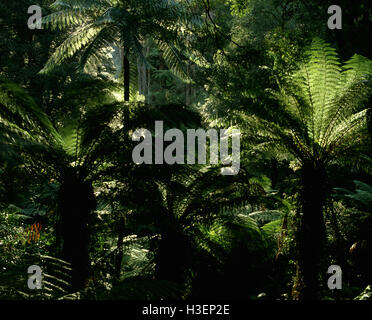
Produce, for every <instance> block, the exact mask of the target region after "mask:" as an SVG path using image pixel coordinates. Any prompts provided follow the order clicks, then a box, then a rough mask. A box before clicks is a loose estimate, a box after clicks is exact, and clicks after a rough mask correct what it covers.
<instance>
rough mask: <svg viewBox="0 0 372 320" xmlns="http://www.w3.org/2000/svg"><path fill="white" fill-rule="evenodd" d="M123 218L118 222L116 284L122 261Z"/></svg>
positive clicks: (118, 279)
mask: <svg viewBox="0 0 372 320" xmlns="http://www.w3.org/2000/svg"><path fill="white" fill-rule="evenodd" d="M124 231H125V228H124V218H123V217H121V218H120V219H119V222H118V243H117V248H118V253H117V255H116V261H115V272H116V275H115V282H116V283H118V282H119V281H120V274H121V262H122V260H123V240H124Z"/></svg>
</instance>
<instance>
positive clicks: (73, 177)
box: [58, 170, 96, 291]
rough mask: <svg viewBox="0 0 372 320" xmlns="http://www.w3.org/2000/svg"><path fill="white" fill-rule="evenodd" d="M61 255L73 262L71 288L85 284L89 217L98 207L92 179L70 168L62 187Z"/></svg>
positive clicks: (59, 199)
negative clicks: (85, 177) (87, 179)
mask: <svg viewBox="0 0 372 320" xmlns="http://www.w3.org/2000/svg"><path fill="white" fill-rule="evenodd" d="M58 202H59V210H60V215H61V223H60V228H61V231H60V234H61V238H62V241H63V244H62V258H63V259H64V260H65V261H67V262H69V263H71V268H72V272H71V276H72V279H71V286H72V288H71V289H72V291H76V290H79V289H81V288H83V287H84V286H85V285H86V282H87V280H88V277H89V273H90V270H89V269H90V260H89V229H88V218H89V214H90V212H91V211H92V210H94V209H95V208H96V200H95V196H94V192H93V187H92V184H91V182H88V181H85V180H84V177H82V176H79V174H77V173H76V171H75V170H68V171H67V172H66V173H65V174H64V176H63V181H62V183H61V187H60V190H59V197H58Z"/></svg>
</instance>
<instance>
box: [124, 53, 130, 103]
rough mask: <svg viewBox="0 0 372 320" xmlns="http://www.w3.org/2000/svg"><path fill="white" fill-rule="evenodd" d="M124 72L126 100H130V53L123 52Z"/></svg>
mask: <svg viewBox="0 0 372 320" xmlns="http://www.w3.org/2000/svg"><path fill="white" fill-rule="evenodd" d="M124 52H125V51H124ZM123 72H124V101H129V93H130V91H129V81H130V65H129V60H128V53H123Z"/></svg>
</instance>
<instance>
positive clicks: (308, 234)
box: [294, 163, 328, 300]
mask: <svg viewBox="0 0 372 320" xmlns="http://www.w3.org/2000/svg"><path fill="white" fill-rule="evenodd" d="M327 180H328V179H327V173H326V170H325V168H324V167H323V166H322V165H318V164H315V163H307V164H304V165H303V167H302V186H303V188H302V194H301V201H302V216H301V223H300V228H299V233H298V238H297V244H298V274H297V281H296V284H295V286H296V287H297V290H296V291H295V292H294V298H296V299H302V300H314V299H318V298H319V294H320V287H321V283H320V276H321V274H322V272H323V271H324V272H326V270H323V267H324V266H323V265H322V258H323V253H324V249H325V245H326V227H325V222H324V217H323V210H324V207H325V204H326V199H327V195H328V187H327Z"/></svg>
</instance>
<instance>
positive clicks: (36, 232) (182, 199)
mask: <svg viewBox="0 0 372 320" xmlns="http://www.w3.org/2000/svg"><path fill="white" fill-rule="evenodd" d="M33 4H34V3H33V1H32V0H17V1H8V0H6V1H2V2H1V3H0V27H1V28H0V55H1V56H0V57H1V58H0V299H1V300H39V299H43V300H44V299H45V300H49V299H52V300H54V299H88V300H101V299H102V300H115V299H124V300H159V299H164V300H167V299H176V300H188V299H243V300H260V299H267V300H292V299H294V300H312V299H322V300H353V299H355V300H371V299H372V294H371V292H372V291H371V285H372V261H371V259H370V256H371V254H372V151H371V150H372V149H371V146H372V140H371V139H372V106H371V89H372V86H371V84H372V82H371V75H372V60H371V59H372V57H371V54H372V50H371V47H370V46H371V44H370V43H371V42H370V41H368V39H369V38H370V33H371V31H372V28H371V14H372V12H371V8H370V7H368V4H369V3H368V1H366V0H361V1H359V2H358V3H357V4H351V3H350V2H349V1H346V0H340V1H338V3H337V4H338V5H339V6H340V7H341V8H342V14H343V16H342V17H343V20H342V25H343V27H342V29H341V30H331V29H328V27H327V20H328V18H329V14H328V13H327V9H328V7H329V5H330V4H328V3H324V1H320V0H319V1H318V0H316V1H311V2H309V1H305V0H287V1H279V0H57V1H52V0H40V1H39V5H40V6H41V7H42V13H43V18H42V29H40V30H38V29H33V30H31V29H29V28H28V26H27V21H28V19H29V16H30V15H29V14H28V13H27V9H28V8H29V7H30V6H31V5H33ZM155 121H163V124H164V131H166V130H167V129H172V128H177V129H179V130H180V132H181V133H184V135H185V136H186V134H187V132H188V131H187V130H188V129H204V130H209V129H218V130H220V129H227V130H228V132H232V131H231V130H233V129H239V130H240V133H241V135H240V169H239V172H238V173H237V174H236V175H223V174H221V168H223V167H224V166H226V163H225V162H224V161H223V159H220V161H219V163H218V164H209V163H207V164H200V163H197V164H189V163H187V162H185V163H176V164H172V165H169V164H166V163H165V164H155V163H154V164H136V163H134V161H133V159H132V152H133V149H134V148H135V146H136V145H138V143H139V142H138V141H137V142H136V141H133V140H132V134H133V132H135V131H136V129H139V128H146V129H148V130H150V131H151V132H152V136H155V132H154V124H155ZM155 139H157V138H156V137H155ZM207 141H208V143H207V144H208V145H209V144H212V141H209V140H207ZM170 146H171V143H170V142H165V143H164V147H168V148H169V147H170ZM184 149H185V153H187V152H189V151H190V145H189V144H188V143H186V141H185V146H184ZM207 149H209V148H207ZM221 149H222V143H221ZM161 152H163V150H161ZM212 157H213V154H212V153H211V152H210V153H209V154H208V157H207V158H208V159H211V158H212ZM31 265H38V266H40V267H41V270H42V274H43V278H42V289H41V290H37V289H36V290H31V289H29V287H28V285H27V284H28V278H29V276H30V275H29V274H28V273H27V268H28V267H29V266H31ZM331 265H339V266H340V267H341V269H342V289H341V290H339V289H335V290H330V289H329V288H328V286H327V280H328V278H329V277H330V274H327V270H328V267H329V266H331Z"/></svg>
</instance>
